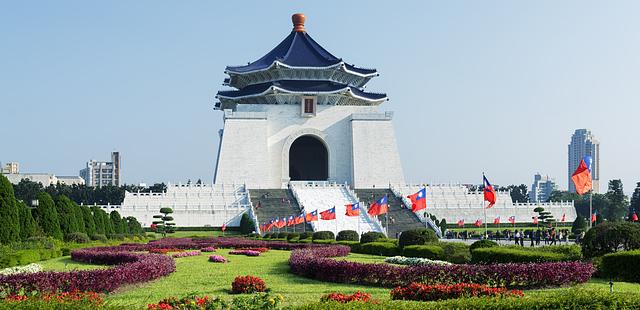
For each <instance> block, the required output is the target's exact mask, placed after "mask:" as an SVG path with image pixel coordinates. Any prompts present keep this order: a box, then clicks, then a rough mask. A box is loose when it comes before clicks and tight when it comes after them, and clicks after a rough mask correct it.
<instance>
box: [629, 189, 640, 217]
mask: <svg viewBox="0 0 640 310" xmlns="http://www.w3.org/2000/svg"><path fill="white" fill-rule="evenodd" d="M629 209H630V210H629V216H632V215H633V212H635V213H636V214H638V215H640V182H638V183H636V189H635V190H634V191H633V195H632V196H631V203H630V204H629Z"/></svg>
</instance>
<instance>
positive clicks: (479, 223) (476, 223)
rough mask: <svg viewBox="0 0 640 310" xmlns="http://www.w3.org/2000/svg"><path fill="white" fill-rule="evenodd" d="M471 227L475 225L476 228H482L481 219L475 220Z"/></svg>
mask: <svg viewBox="0 0 640 310" xmlns="http://www.w3.org/2000/svg"><path fill="white" fill-rule="evenodd" d="M473 225H475V226H476V227H480V226H482V220H481V219H477V220H476V222H475V223H474V224H473Z"/></svg>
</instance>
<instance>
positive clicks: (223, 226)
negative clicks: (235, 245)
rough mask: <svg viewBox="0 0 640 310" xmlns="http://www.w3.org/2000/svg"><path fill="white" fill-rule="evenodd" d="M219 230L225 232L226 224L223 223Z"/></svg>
mask: <svg viewBox="0 0 640 310" xmlns="http://www.w3.org/2000/svg"><path fill="white" fill-rule="evenodd" d="M220 230H222V231H225V230H227V223H223V224H222V227H220Z"/></svg>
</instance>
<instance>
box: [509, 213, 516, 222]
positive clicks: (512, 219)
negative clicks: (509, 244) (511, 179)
mask: <svg viewBox="0 0 640 310" xmlns="http://www.w3.org/2000/svg"><path fill="white" fill-rule="evenodd" d="M509 223H511V224H515V223H516V216H515V215H512V216H510V217H509Z"/></svg>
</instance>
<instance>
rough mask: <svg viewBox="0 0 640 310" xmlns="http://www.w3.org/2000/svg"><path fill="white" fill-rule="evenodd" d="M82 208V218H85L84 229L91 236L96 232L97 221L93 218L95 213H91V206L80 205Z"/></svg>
mask: <svg viewBox="0 0 640 310" xmlns="http://www.w3.org/2000/svg"><path fill="white" fill-rule="evenodd" d="M80 210H81V211H82V219H83V220H84V230H85V232H86V233H87V235H89V236H93V235H95V234H96V222H95V221H94V219H93V214H92V213H91V209H89V207H87V206H85V205H82V206H80Z"/></svg>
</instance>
